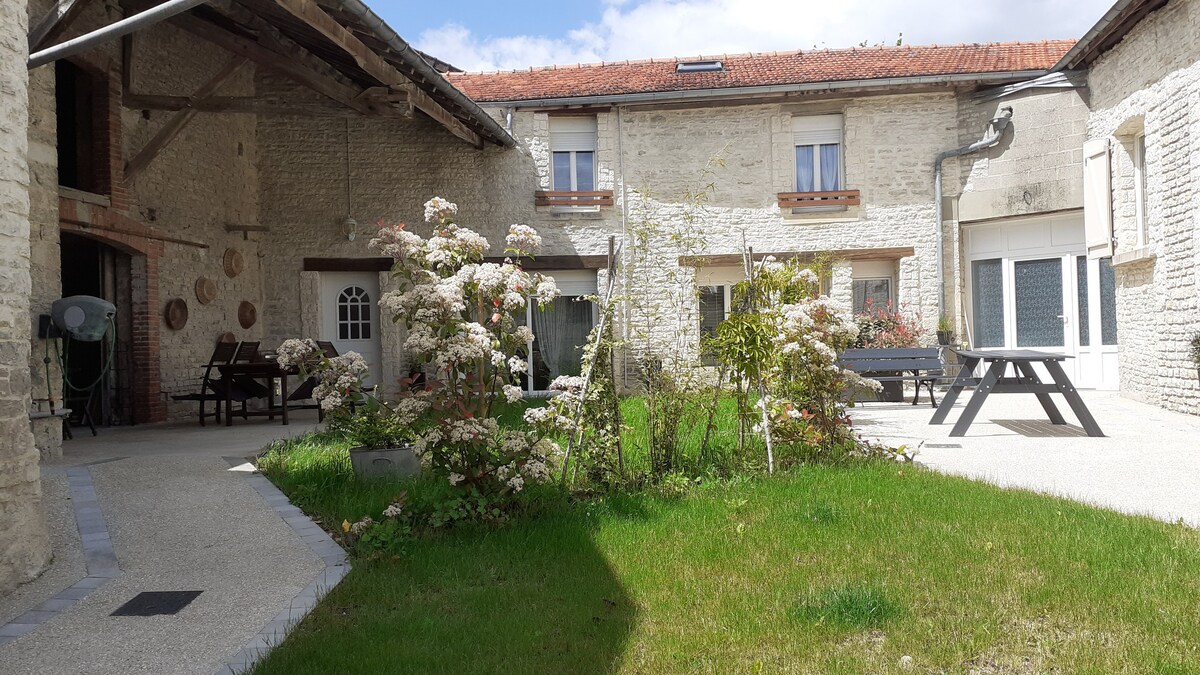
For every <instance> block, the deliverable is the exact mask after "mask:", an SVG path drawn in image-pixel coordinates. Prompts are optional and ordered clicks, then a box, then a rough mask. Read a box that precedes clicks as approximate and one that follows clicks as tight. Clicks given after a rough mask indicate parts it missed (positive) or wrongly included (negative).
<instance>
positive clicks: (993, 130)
mask: <svg viewBox="0 0 1200 675" xmlns="http://www.w3.org/2000/svg"><path fill="white" fill-rule="evenodd" d="M1012 114H1013V109H1012V107H1011V106H1004V107H1003V108H1001V109H1000V114H999V115H998V116H996V117H994V118H992V120H991V121H990V122H988V130H987V133H986V134H985V135H984V137H983V138H981V139H979V140H978V141H975V142H974V143H972V144H970V145H964V146H963V147H961V148H955V149H954V150H947V151H945V152H943V153H941V154H939V155H938V156H937V159H935V160H934V162H933V208H934V219H935V220H936V221H937V230H936V236H937V287H938V317H941V316H942V315H943V314H945V313H946V262H945V258H946V238H945V235H944V234H943V232H942V228H943V225H944V223H945V221H944V220H943V219H942V162H944V161H946V160H947V159H950V158H951V157H962V156H963V155H969V154H971V153H973V152H978V151H980V150H983V149H985V148H990V147H992V146H993V145H995V144H997V143H999V142H1000V138H1001V137H1002V136H1003V135H1004V130H1005V129H1007V128H1008V125H1009V122H1011V121H1012Z"/></svg>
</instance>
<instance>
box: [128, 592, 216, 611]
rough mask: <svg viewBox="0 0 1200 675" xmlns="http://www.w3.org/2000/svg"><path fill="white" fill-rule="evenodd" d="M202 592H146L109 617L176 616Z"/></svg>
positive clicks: (139, 594)
mask: <svg viewBox="0 0 1200 675" xmlns="http://www.w3.org/2000/svg"><path fill="white" fill-rule="evenodd" d="M203 592H204V591H146V592H144V593H138V594H137V595H135V596H133V598H132V599H130V600H129V602H127V603H125V604H123V605H121V606H120V607H118V608H117V611H115V612H113V613H112V614H111V615H110V616H158V615H161V614H178V613H179V610H181V609H183V608H184V607H187V606H188V605H189V604H191V602H192V601H193V600H195V599H196V597H197V596H198V595H200V594H201V593H203Z"/></svg>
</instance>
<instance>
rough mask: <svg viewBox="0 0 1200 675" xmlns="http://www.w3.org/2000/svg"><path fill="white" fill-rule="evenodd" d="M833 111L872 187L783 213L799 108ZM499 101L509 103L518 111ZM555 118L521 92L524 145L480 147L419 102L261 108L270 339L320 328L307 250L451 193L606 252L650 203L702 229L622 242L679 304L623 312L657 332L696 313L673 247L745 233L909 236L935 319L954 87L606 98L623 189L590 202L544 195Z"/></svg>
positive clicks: (561, 239)
mask: <svg viewBox="0 0 1200 675" xmlns="http://www.w3.org/2000/svg"><path fill="white" fill-rule="evenodd" d="M256 87H257V89H258V91H259V92H260V93H264V94H267V93H269V94H272V95H277V94H286V95H294V96H302V95H305V94H304V93H303V92H300V91H297V90H296V89H295V88H294V87H292V86H291V85H289V84H288V83H286V82H283V81H279V80H277V79H274V78H272V77H271V76H270V75H269V74H267V73H260V74H259V75H258V78H257V82H256ZM832 111H836V112H841V113H842V114H843V115H844V117H845V129H846V134H845V136H846V141H845V146H846V149H845V164H846V185H847V187H848V188H854V189H859V190H861V191H862V197H863V205H862V206H859V207H852V208H851V209H848V210H845V211H838V212H833V213H821V214H801V215H793V214H791V213H786V214H784V213H781V212H780V209H779V208H778V206H777V205H776V194H777V193H778V192H784V191H790V190H791V189H792V188H791V186H792V185H793V184H794V167H793V166H792V164H793V162H794V159H793V157H794V150H793V141H792V133H791V121H790V120H791V116H792V115H794V114H809V113H827V112H832ZM489 112H490V113H492V114H493V115H494V116H495V117H496V118H497V119H500V120H503V119H504V118H505V113H506V112H507V111H506V110H503V109H500V108H494V109H491V110H489ZM548 119H549V118H548V114H547V113H546V112H543V111H527V110H517V111H515V114H514V115H513V123H512V124H513V134H514V136H515V137H516V138H517V139H518V141H519V145H520V147H519V149H516V150H505V149H501V148H496V147H488V148H485V149H484V150H481V151H480V150H474V149H471V148H470V147H469V146H466V145H464V144H463V143H462V142H461V141H459V140H457V139H455V138H454V137H453V136H451V135H450V134H449V133H447V132H445V131H444V130H442V129H441V128H440V127H438V126H437V125H435V124H434V123H432V122H431V121H429V120H428V119H426V118H424V117H423V116H421V115H420V114H419V113H418V114H417V115H415V116H414V118H412V119H408V120H405V119H398V120H380V119H364V118H352V119H351V120H350V122H349V134H348V136H349V138H348V140H347V122H346V120H345V119H342V118H336V117H287V116H272V117H269V118H268V117H264V118H262V119H260V120H259V124H258V142H259V153H260V159H261V164H260V169H259V176H260V181H261V185H262V193H261V197H260V203H261V204H262V207H261V211H262V220H263V223H264V224H266V225H268V226H269V227H270V228H271V231H270V234H269V235H268V236H267V242H266V244H265V245H264V246H263V265H264V272H263V275H264V276H263V281H264V294H265V299H264V307H265V309H266V312H265V314H266V315H267V316H268V317H269V319H268V321H269V325H268V326H267V327H266V338H265V339H266V340H267V342H269V343H276V342H278V341H281V340H283V339H286V338H287V337H292V336H296V335H303V334H305V332H306V331H310V332H311V331H312V327H313V325H314V324H315V323H316V318H315V317H316V316H317V315H318V313H317V312H314V311H313V309H312V307H311V304H312V302H313V295H314V293H313V291H312V287H313V286H314V285H315V283H316V281H315V279H313V278H308V279H305V275H311V274H312V273H305V272H303V271H302V269H303V259H304V258H305V257H335V258H336V257H364V256H368V255H371V254H370V253H369V252H368V251H367V250H366V248H365V243H366V241H365V240H366V239H367V238H368V237H369V229H370V225H369V224H370V223H373V222H374V221H376V220H379V219H383V220H384V221H387V222H392V223H394V222H405V223H407V224H408V225H409V227H411V228H413V229H414V230H415V231H417V232H420V233H426V232H427V231H428V230H427V228H426V227H425V225H424V224H423V223H422V222H421V205H422V203H423V202H424V201H425V200H427V199H428V198H430V197H432V196H434V195H440V196H443V197H446V198H448V199H451V200H453V201H456V202H457V203H458V204H459V206H460V214H459V220H460V221H461V222H462V223H463V224H465V225H468V226H471V227H474V228H475V229H478V230H480V231H481V232H482V233H483V234H484V235H485V236H487V237H488V238H489V239H490V240H491V241H492V242H493V243H494V244H495V245H497V246H499V245H501V244H500V242H501V241H502V240H503V235H504V232H505V229H506V228H507V226H508V225H509V224H510V223H514V222H522V223H526V224H529V225H532V226H534V227H536V228H537V229H538V230H539V231H540V232H541V234H542V236H543V238H544V245H543V250H542V254H543V255H545V256H549V255H603V254H605V253H606V252H607V246H608V237H609V236H610V235H616V236H618V237H619V238H621V239H623V240H625V241H626V242H631V241H633V240H634V236H633V232H634V231H635V230H636V229H637V228H638V227H640V226H642V224H643V223H644V222H645V221H647V220H651V221H654V222H657V223H659V224H660V225H661V226H662V227H663V228H665V229H666V230H667V231H670V230H672V229H678V228H679V227H680V226H681V225H682V224H684V223H687V222H691V223H693V224H694V229H695V230H697V231H698V232H699V233H700V234H701V235H702V236H701V239H702V244H700V245H699V246H698V247H688V248H689V250H687V251H683V250H680V249H679V248H678V247H677V246H656V247H655V251H654V254H653V255H651V256H649V257H648V258H646V259H645V260H643V261H642V263H641V264H638V265H634V264H631V263H632V260H633V258H632V253H631V248H630V246H627V248H626V251H625V257H624V259H623V263H624V268H623V282H624V284H625V286H624V289H623V290H624V291H625V292H633V293H639V294H641V295H642V296H643V299H642V300H641V301H639V303H640V305H641V306H643V307H648V308H650V309H651V310H652V311H655V312H663V313H669V314H670V321H654V320H649V321H639V320H638V317H636V316H633V315H630V314H627V315H626V316H624V317H623V318H624V322H625V324H626V325H633V324H638V323H645V324H648V325H651V326H653V329H654V330H657V331H659V332H660V335H659V338H658V342H659V343H660V344H662V346H663V347H664V348H665V347H668V346H669V345H673V344H674V343H675V342H676V340H675V339H674V338H673V337H672V336H674V335H675V334H676V333H677V332H678V329H679V328H680V327H682V328H686V329H688V330H698V327H694V326H693V324H695V323H696V322H695V321H694V320H690V319H689V316H691V313H694V311H695V297H694V291H692V290H667V289H694V283H693V282H692V280H691V278H690V276H689V275H690V274H691V268H686V269H681V268H680V267H679V263H678V258H679V256H680V255H681V254H684V255H686V254H700V255H717V254H731V253H732V254H737V253H740V251H741V250H742V241H743V237H744V238H745V241H746V243H748V244H749V245H751V246H753V247H754V248H755V250H756V251H764V252H765V251H809V252H818V251H823V250H838V249H866V248H892V247H906V246H911V247H913V248H914V249H915V251H916V254H915V255H914V256H911V257H907V258H904V259H903V260H901V261H900V264H899V295H900V301H901V303H902V304H903V305H904V307H905V308H906V309H907V310H908V311H912V312H916V313H920V314H921V315H922V317H923V320H924V321H925V322H926V323H927V324H928V325H929V326H930V328H932V327H933V325H934V323H935V322H936V320H937V317H936V309H935V307H936V301H937V287H936V284H935V279H934V277H935V276H936V275H935V270H936V266H935V262H934V256H933V252H934V250H935V247H936V234H935V229H934V228H935V224H934V215H933V186H932V161H933V158H934V156H936V154H937V153H938V152H940V151H941V150H943V149H945V148H947V147H953V146H954V144H955V143H956V141H957V138H958V131H957V129H958V104H957V101H956V96H955V94H954V92H952V91H943V92H939V93H922V94H913V95H889V96H870V97H859V98H848V99H843V100H836V101H828V100H827V101H820V102H814V103H811V104H808V103H789V104H786V105H785V104H779V103H771V104H758V105H741V106H722V107H709V108H703V109H655V110H647V109H641V110H635V109H612V110H610V111H608V112H601V113H600V114H598V115H597V127H598V145H597V162H598V187H599V188H600V189H613V190H614V191H615V192H616V197H617V204H616V206H614V207H611V208H609V207H606V208H603V209H601V210H600V211H599V212H588V213H578V212H576V213H562V212H554V211H553V210H551V209H546V208H536V207H535V206H534V203H533V202H534V200H533V193H534V191H535V190H538V189H545V188H547V187H549V123H548ZM347 148H348V151H347ZM347 157H348V158H349V176H350V185H349V199H347V189H348V188H347V181H346V176H347ZM712 160H718V162H717V164H721V165H723V166H715V165H714V163H713V162H712ZM706 167H709V168H711V172H707V173H706ZM710 184H711V185H710ZM689 191H691V193H692V194H695V193H696V192H697V191H703V192H705V193H706V198H705V199H704V200H701V201H702V202H703V204H700V205H697V206H694V207H691V206H688V203H689V202H690V201H692V200H688V199H686V198H684V195H686V194H687V193H688V192H689ZM348 209H349V210H350V215H351V216H353V217H354V218H355V219H356V220H357V221H358V222H359V223H360V227H359V234H358V237H357V238H356V240H355V241H348V240H347V237H346V236H345V235H344V234H343V232H342V227H341V223H342V221H343V219H344V218H345V216H346V215H347V210H348ZM693 248H696V249H697V250H691V249H693ZM495 253H497V254H499V253H500V251H498V250H497V251H495ZM843 267H844V268H846V269H844V270H842V271H843V272H846V270H848V268H849V266H848V265H843ZM836 278H837V279H838V280H840V281H839V283H840V284H841V286H844V288H841V287H839V288H838V289H835V290H836V292H837V294H838V295H839V296H841V297H844V298H845V299H847V300H848V299H849V274H848V273H845V274H840V275H836ZM306 288H308V289H309V290H308V292H307V293H306V292H305V289H306ZM672 293H676V294H685V295H686V296H687V297H683V295H676V296H674V297H673V296H672ZM388 330H396V329H394V328H389V327H388V326H386V325H385V327H384V331H385V344H387V343H389V342H390V343H391V344H396V343H397V340H398V338H397V336H395V335H392V336H388V335H387V331H388ZM693 341H694V340H693ZM672 348H673V347H672ZM391 358H398V357H396V356H394V355H393V356H392V357H391Z"/></svg>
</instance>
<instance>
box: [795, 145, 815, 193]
mask: <svg viewBox="0 0 1200 675" xmlns="http://www.w3.org/2000/svg"><path fill="white" fill-rule="evenodd" d="M815 191H816V188H815V187H814V186H813V146H811V145H797V146H796V192H815Z"/></svg>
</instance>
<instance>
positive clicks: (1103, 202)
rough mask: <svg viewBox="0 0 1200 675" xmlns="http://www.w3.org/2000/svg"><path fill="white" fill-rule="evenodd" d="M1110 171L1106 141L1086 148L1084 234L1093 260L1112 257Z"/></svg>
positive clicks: (1110, 163)
mask: <svg viewBox="0 0 1200 675" xmlns="http://www.w3.org/2000/svg"><path fill="white" fill-rule="evenodd" d="M1111 167H1112V160H1111V154H1110V151H1109V147H1108V139H1107V138H1094V139H1092V140H1090V141H1087V142H1085V143H1084V144H1083V230H1084V235H1085V236H1084V239H1085V241H1086V242H1087V253H1088V258H1090V259H1094V258H1107V257H1109V256H1111V255H1112V254H1113V212H1112V168H1111Z"/></svg>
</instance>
